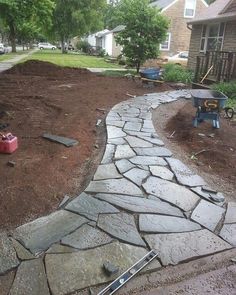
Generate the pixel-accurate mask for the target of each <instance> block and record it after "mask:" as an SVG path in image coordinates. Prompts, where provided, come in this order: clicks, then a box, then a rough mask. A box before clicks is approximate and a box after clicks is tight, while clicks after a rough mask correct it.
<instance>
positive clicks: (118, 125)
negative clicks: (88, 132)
mask: <svg viewBox="0 0 236 295" xmlns="http://www.w3.org/2000/svg"><path fill="white" fill-rule="evenodd" d="M107 125H111V126H116V127H120V128H123V127H124V125H125V122H124V121H111V120H109V121H108V122H107Z"/></svg>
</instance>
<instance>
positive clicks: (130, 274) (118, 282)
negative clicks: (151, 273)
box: [97, 250, 158, 295]
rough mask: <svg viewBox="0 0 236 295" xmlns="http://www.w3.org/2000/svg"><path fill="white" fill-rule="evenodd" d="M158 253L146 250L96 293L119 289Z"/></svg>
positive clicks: (108, 292)
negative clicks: (145, 252)
mask: <svg viewBox="0 0 236 295" xmlns="http://www.w3.org/2000/svg"><path fill="white" fill-rule="evenodd" d="M157 256H158V254H157V253H156V252H155V251H154V250H152V251H150V252H148V253H147V254H146V255H145V256H144V257H143V258H141V259H140V260H139V261H138V262H136V263H135V264H134V265H133V266H131V267H130V268H129V269H128V270H126V271H125V272H124V273H123V274H122V275H121V276H119V277H118V278H117V279H116V280H115V281H113V282H112V283H111V284H110V285H108V286H107V287H106V288H105V289H103V290H102V291H100V292H99V293H98V294H97V295H108V294H109V295H111V294H114V293H115V292H116V291H117V290H119V289H120V288H121V287H122V286H124V284H126V283H127V282H128V281H129V280H130V279H131V278H132V277H133V276H135V275H136V274H137V273H138V272H140V270H142V269H143V268H144V267H145V266H146V265H147V264H148V263H150V262H151V261H152V260H153V259H154V258H156V257H157Z"/></svg>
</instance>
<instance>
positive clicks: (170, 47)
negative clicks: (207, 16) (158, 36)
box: [150, 0, 208, 56]
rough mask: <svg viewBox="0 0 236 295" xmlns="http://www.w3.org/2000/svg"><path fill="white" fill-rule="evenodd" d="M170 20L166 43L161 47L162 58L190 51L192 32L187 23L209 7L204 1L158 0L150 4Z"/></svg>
mask: <svg viewBox="0 0 236 295" xmlns="http://www.w3.org/2000/svg"><path fill="white" fill-rule="evenodd" d="M150 5H151V6H153V7H156V8H158V9H160V10H161V13H162V14H163V15H165V16H166V17H167V18H168V19H169V20H170V26H169V30H168V34H167V35H168V36H167V39H166V41H165V42H164V43H163V44H161V45H160V51H161V55H162V56H171V55H174V54H176V53H178V52H180V51H188V49H189V42H190V35H191V31H190V30H189V29H188V28H187V22H188V21H189V19H191V18H193V17H194V16H195V15H197V14H199V13H200V12H201V11H203V10H205V9H206V8H207V7H208V4H207V3H206V2H205V1H204V0H157V1H155V2H152V3H151V4H150Z"/></svg>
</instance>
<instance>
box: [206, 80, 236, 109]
mask: <svg viewBox="0 0 236 295" xmlns="http://www.w3.org/2000/svg"><path fill="white" fill-rule="evenodd" d="M211 88H212V89H213V90H217V91H221V92H222V93H223V94H225V95H226V96H227V97H228V98H229V99H228V100H227V102H226V106H227V107H231V108H236V81H231V82H221V83H218V84H213V85H212V86H211Z"/></svg>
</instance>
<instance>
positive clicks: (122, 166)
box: [115, 159, 135, 173]
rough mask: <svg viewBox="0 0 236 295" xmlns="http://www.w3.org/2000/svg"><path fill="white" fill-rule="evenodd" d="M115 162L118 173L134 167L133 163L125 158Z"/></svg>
mask: <svg viewBox="0 0 236 295" xmlns="http://www.w3.org/2000/svg"><path fill="white" fill-rule="evenodd" d="M115 164H116V167H117V168H118V170H119V171H120V173H124V172H126V171H128V170H130V169H132V168H134V167H135V165H134V164H132V163H130V161H129V160H127V159H122V160H119V161H116V162H115Z"/></svg>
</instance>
